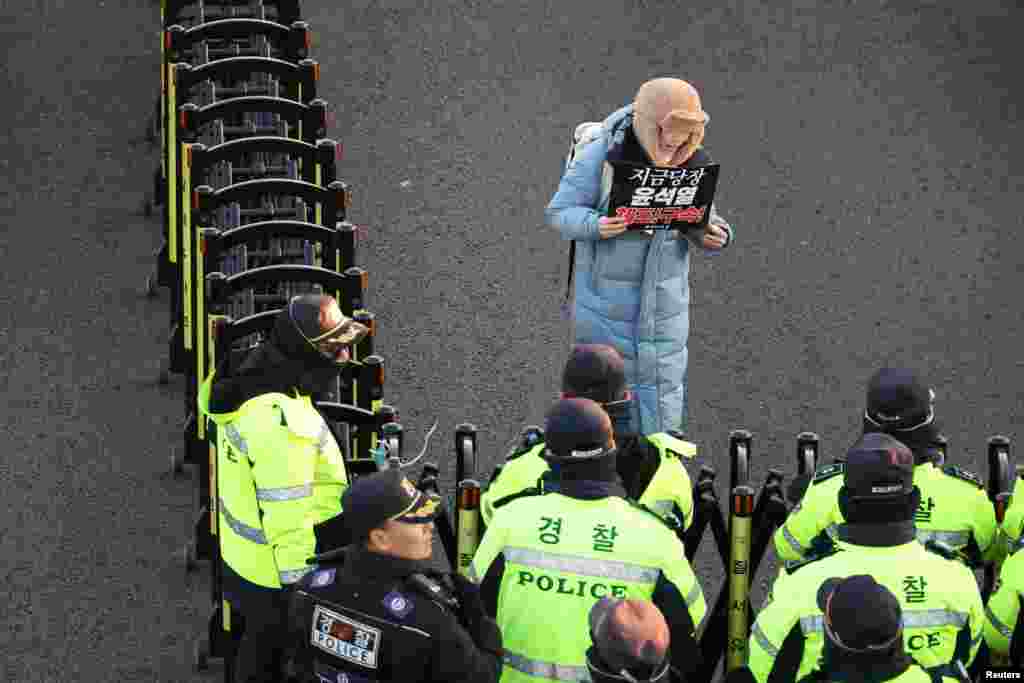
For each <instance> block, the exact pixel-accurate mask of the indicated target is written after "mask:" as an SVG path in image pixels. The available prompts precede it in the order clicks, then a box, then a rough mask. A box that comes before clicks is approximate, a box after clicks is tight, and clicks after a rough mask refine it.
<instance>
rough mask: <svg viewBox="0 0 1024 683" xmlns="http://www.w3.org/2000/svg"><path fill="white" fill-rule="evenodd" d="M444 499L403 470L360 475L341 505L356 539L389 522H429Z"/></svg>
mask: <svg viewBox="0 0 1024 683" xmlns="http://www.w3.org/2000/svg"><path fill="white" fill-rule="evenodd" d="M439 503H440V499H439V498H438V497H437V496H431V495H428V494H426V493H424V492H423V491H420V490H419V489H417V488H416V487H415V486H414V485H413V484H412V482H410V481H409V480H408V479H406V478H405V476H404V475H403V474H402V472H401V471H400V470H397V469H391V470H385V471H383V472H375V473H373V474H368V475H365V476H362V477H358V478H357V479H356V480H355V481H353V482H352V485H351V486H349V487H348V489H346V490H345V493H344V494H343V495H342V497H341V508H342V512H343V516H344V519H345V526H346V527H348V530H349V532H350V533H351V534H352V538H353V539H363V538H366V537H367V536H368V535H369V533H370V531H372V530H373V529H377V528H380V527H381V526H382V525H383V524H384V523H385V522H388V521H396V522H405V523H407V524H429V523H430V522H433V521H434V519H435V518H436V517H437V515H438V514H439V513H440V508H439V507H438V506H439Z"/></svg>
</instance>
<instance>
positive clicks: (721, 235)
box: [701, 222, 729, 249]
mask: <svg viewBox="0 0 1024 683" xmlns="http://www.w3.org/2000/svg"><path fill="white" fill-rule="evenodd" d="M728 241H729V233H727V232H726V231H725V230H724V229H723V228H720V227H718V226H717V225H715V224H714V223H711V222H708V224H707V225H706V226H705V227H704V234H703V235H702V236H701V246H703V247H704V248H705V249H721V248H722V247H724V246H725V243H726V242H728Z"/></svg>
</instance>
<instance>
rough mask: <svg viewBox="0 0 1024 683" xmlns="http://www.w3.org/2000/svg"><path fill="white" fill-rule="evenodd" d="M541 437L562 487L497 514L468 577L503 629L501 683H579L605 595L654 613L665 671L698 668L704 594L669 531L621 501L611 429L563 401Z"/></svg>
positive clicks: (593, 412) (601, 416)
mask: <svg viewBox="0 0 1024 683" xmlns="http://www.w3.org/2000/svg"><path fill="white" fill-rule="evenodd" d="M544 429H545V438H546V449H545V458H547V459H548V460H550V461H552V464H554V465H555V466H556V467H557V470H558V481H557V482H552V486H553V490H548V488H547V485H545V488H544V490H543V491H538V492H536V493H535V494H534V495H530V496H522V497H519V498H517V499H516V500H514V501H513V502H511V503H509V504H508V505H506V506H504V507H503V508H501V509H499V510H498V512H497V513H496V514H495V515H494V517H493V519H492V520H491V526H490V527H488V529H487V531H486V533H485V534H484V537H483V539H482V541H481V543H480V547H479V549H478V550H477V553H476V556H475V557H474V558H473V562H472V564H471V565H470V569H469V574H470V577H471V578H472V579H474V580H475V581H479V582H480V584H481V595H482V596H483V599H484V604H485V605H486V608H487V610H488V612H489V613H492V614H496V615H497V620H498V624H499V625H500V626H501V630H502V634H503V637H504V642H505V668H504V675H503V677H502V683H541V682H543V681H573V682H575V681H579V680H585V679H586V675H587V668H586V657H585V653H586V650H587V648H588V647H589V646H590V638H589V629H588V617H589V614H590V610H591V608H592V606H593V605H594V603H595V602H597V601H598V600H600V599H601V598H603V597H615V598H622V599H627V598H639V599H649V600H651V601H652V602H653V603H654V604H655V605H657V606H658V608H659V609H660V610H661V611H662V613H663V614H664V615H665V619H666V621H667V622H668V625H669V629H670V631H671V634H672V647H673V650H672V658H671V659H672V665H673V666H674V667H675V668H677V669H679V670H680V671H682V672H683V673H684V674H688V673H689V672H690V671H691V670H694V669H696V668H697V667H698V666H700V663H701V658H700V654H699V649H698V647H697V643H696V640H695V635H694V634H695V630H696V626H697V625H699V624H700V622H701V620H702V619H703V618H704V614H705V611H706V605H705V602H704V594H703V592H702V591H701V587H700V584H699V583H698V582H697V578H696V577H695V576H694V574H693V570H692V569H691V568H690V565H689V563H688V562H687V561H686V557H685V555H684V549H683V544H682V543H681V542H680V541H679V539H678V538H677V537H676V535H675V533H674V532H673V530H672V529H671V528H670V527H669V526H668V525H667V524H666V523H665V521H664V520H663V519H662V518H660V517H659V516H658V515H656V514H655V513H653V512H651V511H650V510H647V509H646V508H642V507H640V506H639V505H638V504H637V503H633V502H630V501H628V500H627V499H626V498H625V491H624V490H623V488H622V484H621V483H620V482H619V478H618V473H617V472H616V451H615V440H614V438H613V435H612V425H611V420H610V419H609V417H608V415H607V414H606V413H605V412H604V410H602V409H601V406H600V405H598V404H597V403H595V402H594V401H591V400H589V399H585V398H571V399H563V400H561V401H559V402H558V403H556V404H555V405H554V407H552V408H551V409H550V410H549V411H548V414H547V416H546V419H545V426H544Z"/></svg>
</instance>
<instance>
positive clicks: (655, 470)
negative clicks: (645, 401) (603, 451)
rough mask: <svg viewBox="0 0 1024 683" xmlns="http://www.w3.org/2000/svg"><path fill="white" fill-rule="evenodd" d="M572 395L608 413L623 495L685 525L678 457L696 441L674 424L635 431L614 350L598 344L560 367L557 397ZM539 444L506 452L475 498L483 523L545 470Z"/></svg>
mask: <svg viewBox="0 0 1024 683" xmlns="http://www.w3.org/2000/svg"><path fill="white" fill-rule="evenodd" d="M573 397H579V398H589V399H591V400H592V401H596V402H597V403H599V404H601V406H602V407H603V408H604V410H605V412H606V413H608V415H609V416H610V417H611V420H612V426H613V431H614V434H615V443H616V444H617V445H618V457H617V459H616V462H617V467H618V473H619V477H620V478H621V480H622V483H623V485H624V487H625V489H626V495H627V496H628V497H629V498H631V499H633V500H636V501H638V502H639V503H640V504H641V505H643V506H644V507H647V508H650V509H651V510H653V511H654V512H656V513H658V514H659V515H661V516H662V517H669V516H671V517H674V518H675V519H677V520H678V521H679V522H680V528H681V531H685V530H686V529H687V528H689V526H690V522H691V521H692V519H693V490H692V489H693V487H692V485H691V484H690V476H689V475H688V474H687V472H686V468H685V467H684V466H683V461H682V459H683V458H684V457H687V458H692V457H693V456H694V455H696V453H697V447H696V446H695V445H693V444H692V443H688V442H687V441H684V440H683V436H682V434H680V433H679V432H677V431H674V430H673V431H669V432H659V433H657V434H649V435H646V436H641V435H639V434H637V433H636V428H635V425H634V421H633V419H632V416H633V415H634V413H635V408H634V406H633V399H632V396H631V395H630V392H629V390H628V389H627V386H626V368H625V363H624V362H623V360H622V356H620V355H619V352H618V351H616V350H615V349H613V348H612V347H610V346H605V345H602V344H580V345H578V346H575V347H573V349H572V352H571V353H570V355H569V359H568V361H567V362H566V364H565V369H564V371H563V373H562V398H573ZM544 449H545V445H544V442H543V440H540V441H536V442H527V443H524V444H522V445H521V446H520V448H519V449H517V451H516V452H514V453H513V454H512V455H511V456H510V459H509V462H508V463H507V464H505V466H504V467H503V469H502V471H501V474H500V475H499V476H498V477H497V478H496V479H495V480H493V481H491V483H490V485H489V486H488V487H487V490H486V491H485V492H484V493H483V495H482V496H481V498H480V512H481V516H482V518H483V522H484V524H485V525H487V524H490V523H491V517H492V516H493V515H494V511H495V509H497V508H500V507H502V506H503V505H505V504H507V503H508V502H509V501H511V500H514V499H515V496H516V495H517V494H520V493H522V492H524V491H528V490H529V489H531V488H533V487H535V486H536V485H537V482H538V480H539V479H540V478H541V477H542V476H543V475H544V474H545V473H546V472H548V471H549V470H550V465H549V463H548V462H547V461H546V460H545V459H544V457H543V454H544Z"/></svg>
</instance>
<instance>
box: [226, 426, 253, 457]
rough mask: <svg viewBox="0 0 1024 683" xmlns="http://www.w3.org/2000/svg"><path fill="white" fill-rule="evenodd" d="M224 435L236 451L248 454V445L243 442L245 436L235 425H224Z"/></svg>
mask: <svg viewBox="0 0 1024 683" xmlns="http://www.w3.org/2000/svg"><path fill="white" fill-rule="evenodd" d="M224 436H225V437H227V440H228V443H230V444H231V445H232V446H233V447H234V449H235V450H236V451H238V452H239V453H241V454H243V455H249V445H248V444H246V443H245V438H244V437H243V436H242V435H241V434H239V433H238V428H237V427H235V425H233V424H226V425H224Z"/></svg>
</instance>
